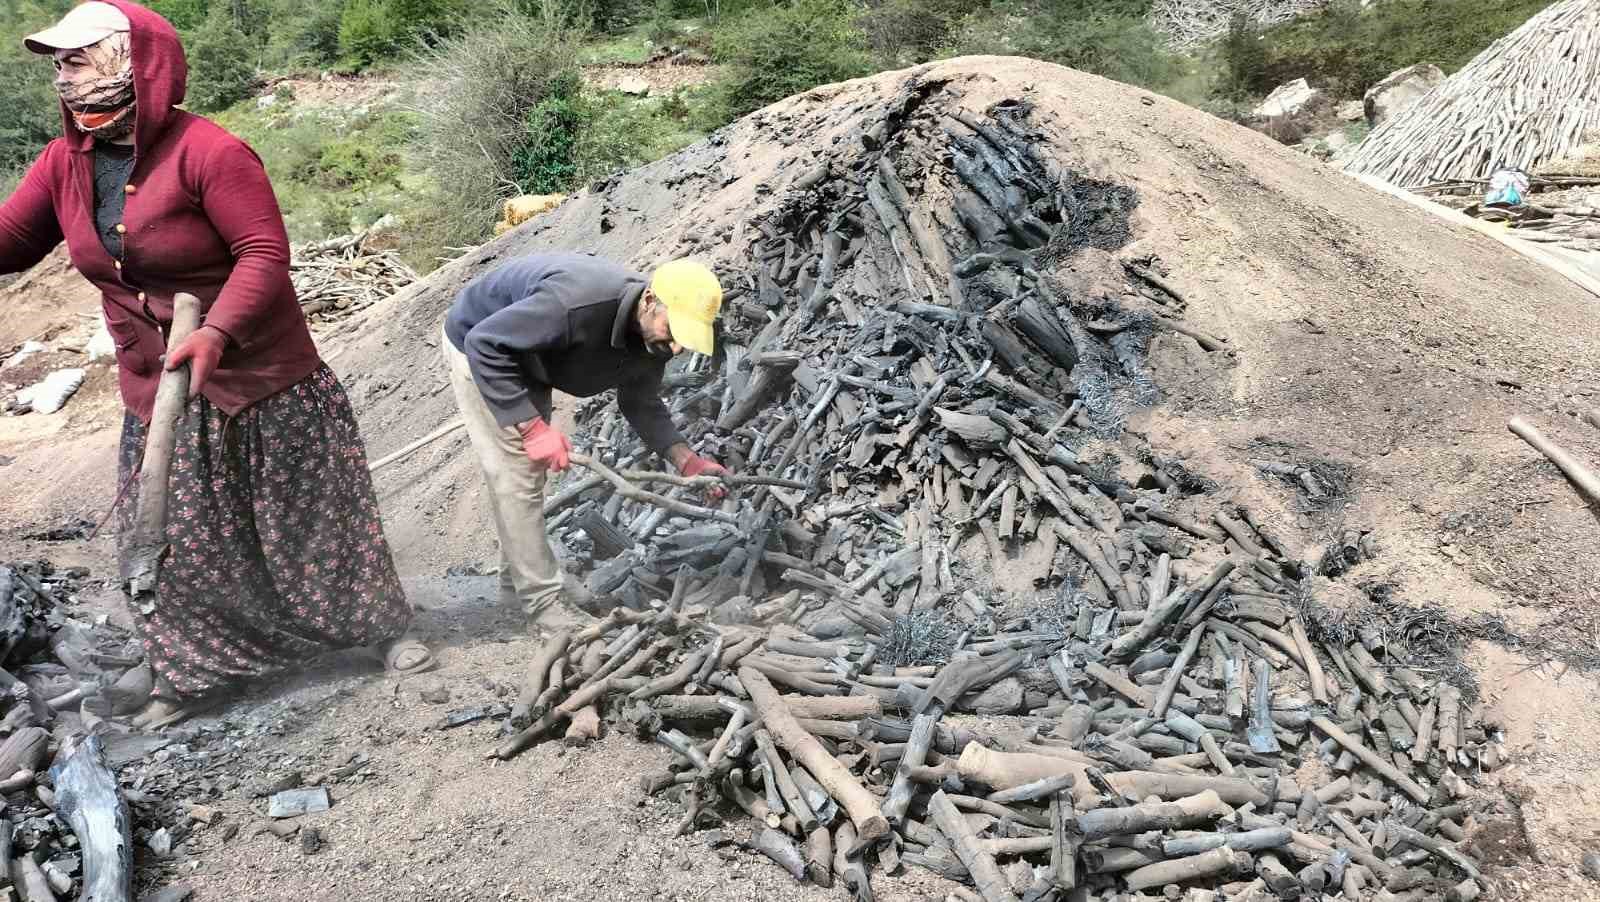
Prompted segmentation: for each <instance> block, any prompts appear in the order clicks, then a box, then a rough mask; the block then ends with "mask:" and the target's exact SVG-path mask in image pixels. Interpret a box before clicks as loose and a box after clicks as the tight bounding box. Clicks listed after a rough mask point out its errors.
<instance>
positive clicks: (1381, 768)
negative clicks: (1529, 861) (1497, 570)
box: [493, 92, 1501, 902]
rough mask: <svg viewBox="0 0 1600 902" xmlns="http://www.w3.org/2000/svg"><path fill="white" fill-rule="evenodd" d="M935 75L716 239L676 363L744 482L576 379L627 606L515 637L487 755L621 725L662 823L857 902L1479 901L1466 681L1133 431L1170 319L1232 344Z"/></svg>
mask: <svg viewBox="0 0 1600 902" xmlns="http://www.w3.org/2000/svg"><path fill="white" fill-rule="evenodd" d="M925 98H926V94H925V93H923V92H913V93H911V94H908V95H907V96H906V98H905V100H904V103H902V104H899V105H897V106H896V108H895V109H894V111H893V112H892V113H891V115H890V116H888V117H887V118H886V119H884V120H883V121H881V122H878V123H876V124H875V125H873V126H871V127H869V128H867V129H866V130H865V131H864V132H863V133H862V134H861V135H860V140H859V143H857V144H855V145H852V146H850V147H840V146H837V145H836V147H835V150H834V154H835V155H834V156H831V157H829V158H827V159H818V160H816V161H814V162H813V164H812V165H811V167H810V168H808V169H806V170H805V171H803V172H800V173H790V175H791V176H792V177H791V179H790V180H789V182H788V183H787V188H786V191H787V193H786V194H785V195H784V198H785V199H784V201H783V203H781V204H780V205H779V207H778V209H777V212H776V213H774V214H772V215H768V216H763V217H761V218H758V219H756V220H754V221H751V222H745V223H738V224H729V225H724V226H721V227H720V228H716V229H714V230H713V231H712V233H711V234H709V235H707V236H703V237H704V240H706V241H708V242H723V241H725V242H728V243H731V244H734V245H735V246H736V247H745V246H748V249H749V253H748V255H747V256H746V257H745V259H747V260H748V261H749V266H748V268H747V269H744V270H739V271H731V270H725V271H724V272H723V273H722V277H723V281H724V285H725V286H729V290H728V292H727V295H728V296H727V300H726V301H725V307H724V309H725V320H726V322H725V323H724V326H723V334H722V337H721V341H720V342H719V351H718V355H717V356H716V357H715V358H711V359H706V358H697V359H695V360H693V361H690V362H688V363H687V364H685V365H683V366H682V367H680V368H676V369H674V370H672V371H670V372H669V375H668V380H667V381H668V384H669V387H670V394H671V401H670V403H671V404H672V406H673V407H674V410H675V412H676V413H678V414H679V415H680V417H681V418H682V419H685V420H687V421H688V422H690V423H692V424H693V425H692V427H691V431H690V434H691V441H692V442H694V443H695V444H696V445H697V446H698V447H700V448H701V449H702V450H706V451H710V452H712V453H715V454H718V455H720V456H721V457H722V459H724V460H725V461H727V462H728V463H730V464H731V465H732V467H733V468H734V470H735V471H737V472H738V473H740V474H743V475H741V476H740V477H738V478H737V479H735V480H732V481H731V482H732V487H733V488H734V495H733V497H730V498H729V499H727V500H725V501H722V502H720V503H706V502H704V501H703V500H702V498H701V497H700V496H699V495H696V494H694V491H695V489H697V488H700V487H702V483H703V482H704V481H705V480H706V479H708V478H707V477H702V478H700V479H698V480H683V479H680V478H677V477H670V476H664V475H662V474H659V473H655V472H653V471H650V470H648V469H645V468H644V467H645V465H646V464H647V454H646V452H645V450H644V449H643V448H642V447H641V446H640V445H639V443H638V439H637V438H636V437H635V436H634V435H633V434H632V432H631V430H629V429H628V428H627V426H626V424H625V422H624V421H623V420H622V419H621V418H620V417H619V416H618V415H617V413H616V412H615V407H614V405H611V404H609V403H605V402H595V403H592V404H589V405H587V406H585V407H583V408H582V409H581V410H580V414H579V424H580V428H579V430H578V431H577V434H576V437H577V438H578V441H579V444H580V446H585V447H586V448H587V453H586V454H583V455H575V457H574V460H575V461H576V462H578V463H579V464H580V465H581V466H582V467H585V468H587V472H584V471H583V470H579V471H578V475H576V476H574V477H571V478H569V480H568V482H567V483H566V484H565V485H564V486H562V487H560V488H559V490H558V491H557V492H556V493H555V494H554V495H553V496H552V498H551V500H550V504H549V506H548V511H549V514H550V517H551V519H550V521H549V523H550V525H551V528H552V532H553V534H554V535H555V536H556V538H557V539H558V540H559V541H560V542H561V543H562V544H563V545H564V546H565V548H566V551H567V558H568V560H569V565H576V566H577V567H578V568H579V569H583V568H585V567H589V568H592V569H590V570H589V572H588V576H587V578H588V581H589V586H590V588H592V589H593V590H594V591H596V592H597V593H601V594H602V595H604V596H607V597H609V598H610V599H612V600H613V601H615V602H616V604H617V607H616V608H615V609H614V610H611V611H610V612H609V613H608V614H607V615H606V616H605V617H604V618H603V619H601V620H599V621H597V622H595V623H592V624H590V625H589V626H587V627H585V628H583V629H578V630H569V631H561V632H556V633H554V634H553V635H550V636H548V637H546V638H545V639H544V641H543V643H542V645H541V646H540V648H539V651H538V653H537V654H536V655H535V656H534V658H533V659H532V660H531V661H530V662H529V665H528V671H527V682H526V684H525V686H524V688H523V691H522V694H521V697H520V698H519V700H518V703H517V705H516V707H515V708H514V710H513V712H512V715H511V718H510V720H509V722H508V726H507V730H506V737H505V739H504V741H503V742H502V744H501V745H500V746H499V747H498V748H496V749H495V750H494V752H493V755H494V756H495V757H498V758H502V759H505V758H511V757H514V756H515V755H517V754H519V753H521V752H523V751H524V750H526V749H528V748H530V747H532V746H533V745H535V744H537V743H540V742H543V741H546V740H551V739H554V738H557V737H561V738H564V739H565V740H566V741H567V742H568V743H570V744H575V745H581V744H583V743H586V742H588V741H589V740H591V739H593V738H595V737H596V736H597V735H599V734H600V733H601V731H602V730H603V729H605V725H606V724H607V723H610V724H612V725H613V727H614V728H616V729H620V730H624V731H629V732H633V733H635V734H637V735H639V736H641V737H644V738H648V739H649V740H651V741H654V742H657V743H659V744H661V745H662V746H664V747H666V748H668V749H670V750H671V751H672V761H673V764H672V766H671V768H670V770H668V771H664V772H662V773H660V774H650V775H645V776H644V777H643V779H642V786H643V788H644V790H645V791H646V792H649V793H653V794H655V793H669V794H672V795H674V796H677V797H681V799H682V802H683V817H682V821H681V824H680V832H682V833H689V832H693V831H697V830H701V829H708V828H713V829H714V828H716V826H717V825H718V824H719V823H720V824H726V825H727V826H728V828H729V829H727V830H725V831H719V832H718V833H717V834H715V835H716V836H717V837H719V838H721V839H722V840H724V841H729V840H730V839H731V837H733V836H735V835H741V836H743V835H746V834H747V838H746V839H743V840H740V841H741V842H742V843H743V845H744V846H746V847H747V848H749V849H751V850H752V851H755V852H759V853H761V854H764V855H766V856H767V857H769V858H771V859H772V860H773V861H774V862H775V863H776V864H777V865H778V866H780V867H782V868H785V869H786V870H788V871H789V872H790V873H791V874H793V875H794V877H795V879H796V880H803V881H811V882H814V883H817V884H820V885H823V886H837V887H840V888H842V889H843V890H844V891H845V892H846V893H847V894H849V895H851V896H852V897H853V898H856V899H858V900H868V899H871V898H872V893H873V890H872V884H873V879H874V876H875V875H877V874H894V873H897V872H899V871H901V870H902V869H905V868H913V867H914V868H926V869H929V870H932V871H934V872H936V873H938V874H940V875H943V876H945V877H948V878H950V879H952V880H955V881H958V882H959V883H961V884H963V886H970V887H972V888H973V889H975V890H976V893H974V892H973V891H972V890H969V889H965V888H962V889H958V890H957V891H955V892H954V893H953V895H954V896H956V897H958V898H962V899H973V898H981V899H983V900H986V902H1000V900H1016V899H1026V900H1042V899H1091V898H1092V899H1108V900H1109V899H1119V900H1120V899H1155V898H1180V897H1181V898H1185V899H1192V900H1197V902H1198V900H1210V899H1222V898H1227V899H1243V898H1259V899H1269V898H1280V899H1297V898H1303V897H1304V898H1315V897H1318V896H1319V895H1327V896H1334V897H1341V898H1345V899H1369V898H1384V899H1435V898H1443V897H1448V898H1451V899H1458V900H1469V899H1473V898H1476V897H1477V895H1478V893H1479V892H1480V891H1481V883H1480V878H1481V876H1482V874H1481V871H1480V869H1479V867H1478V865H1477V864H1476V863H1475V862H1474V861H1473V860H1472V859H1471V857H1470V856H1469V855H1468V854H1467V852H1465V851H1464V850H1463V847H1462V846H1461V845H1459V844H1458V843H1459V842H1460V841H1461V840H1463V839H1464V838H1465V833H1464V830H1465V829H1466V826H1467V825H1468V824H1469V819H1470V816H1471V813H1472V811H1471V809H1470V807H1469V805H1470V801H1469V799H1470V797H1471V793H1470V789H1469V787H1468V785H1467V782H1466V777H1465V776H1463V775H1466V774H1470V773H1472V772H1473V771H1475V770H1476V769H1478V768H1482V769H1492V768H1494V767H1495V766H1497V765H1498V763H1499V760H1500V754H1501V753H1500V748H1499V745H1498V744H1497V743H1496V742H1495V741H1493V740H1494V736H1493V735H1492V729H1491V728H1492V724H1486V723H1484V722H1483V718H1482V715H1480V714H1479V713H1477V711H1476V710H1475V709H1474V708H1472V707H1471V706H1470V705H1469V704H1468V701H1469V700H1470V698H1471V695H1470V692H1469V693H1467V694H1465V695H1464V694H1463V692H1462V690H1461V689H1460V688H1457V687H1456V686H1454V685H1451V684H1449V683H1446V682H1444V681H1443V680H1441V679H1439V678H1438V677H1437V675H1436V674H1437V672H1436V671H1435V670H1433V669H1431V668H1432V666H1433V665H1432V664H1431V663H1430V662H1428V661H1413V660H1412V659H1411V653H1410V650H1409V647H1408V646H1407V644H1406V642H1405V641H1404V637H1403V634H1400V633H1395V632H1386V631H1384V630H1383V629H1381V624H1382V621H1381V620H1380V619H1377V618H1372V619H1370V620H1369V621H1368V622H1366V623H1363V624H1361V626H1362V627H1363V628H1362V629H1352V628H1351V627H1350V626H1349V621H1348V620H1347V619H1344V618H1340V617H1337V616H1332V615H1329V614H1328V613H1327V612H1326V610H1325V609H1324V608H1323V607H1322V605H1321V604H1320V603H1319V601H1318V600H1317V598H1316V594H1317V587H1318V586H1319V585H1321V583H1319V580H1322V579H1324V576H1323V575H1321V574H1319V573H1318V572H1317V568H1316V567H1315V566H1314V565H1312V564H1309V563H1306V562H1304V561H1302V560H1300V559H1298V557H1297V556H1296V554H1295V553H1294V552H1293V551H1292V550H1291V548H1290V546H1289V545H1288V544H1287V543H1286V542H1285V540H1284V539H1283V538H1282V537H1281V536H1280V535H1279V534H1277V533H1276V532H1275V531H1274V529H1273V526H1272V524H1271V523H1270V522H1268V517H1266V516H1264V515H1263V514H1262V513H1261V512H1259V511H1255V510H1251V509H1249V508H1246V507H1240V506H1237V505H1223V504H1220V503H1218V501H1217V499H1215V498H1212V497H1210V496H1209V495H1210V493H1213V492H1216V491H1217V490H1218V489H1219V486H1218V485H1217V484H1216V483H1215V482H1213V481H1211V480H1208V479H1205V478H1204V477H1200V476H1198V475H1197V474H1194V473H1192V472H1190V471H1189V470H1188V469H1187V468H1186V467H1185V466H1184V465H1183V463H1182V462H1181V461H1179V460H1176V459H1173V458H1171V457H1169V456H1167V455H1164V454H1163V453H1162V452H1161V451H1160V450H1159V449H1156V448H1153V447H1151V446H1149V445H1148V444H1147V443H1145V442H1144V441H1143V440H1142V439H1141V438H1139V437H1137V436H1135V435H1132V434H1131V433H1129V432H1128V431H1127V430H1126V429H1125V428H1124V424H1125V423H1126V420H1127V418H1128V417H1129V416H1130V415H1132V414H1133V413H1135V412H1136V411H1138V410H1139V409H1140V408H1141V407H1144V406H1148V405H1150V404H1153V403H1154V402H1156V401H1157V400H1158V399H1159V396H1160V387H1159V383H1158V381H1157V374H1156V373H1155V372H1154V371H1153V369H1152V366H1151V364H1150V360H1151V356H1152V353H1153V352H1152V348H1153V346H1154V345H1155V344H1156V343H1157V342H1162V341H1171V342H1186V343H1188V349H1187V350H1188V351H1189V352H1192V353H1194V354H1201V355H1204V354H1207V353H1209V354H1210V355H1211V357H1212V358H1214V359H1217V360H1219V361H1225V360H1226V358H1227V357H1228V356H1229V354H1230V353H1231V352H1230V351H1229V348H1228V345H1227V343H1226V342H1225V341H1223V340H1222V339H1219V338H1216V337H1214V336H1210V335H1207V334H1205V333H1203V332H1200V331H1198V330H1195V329H1193V328H1191V327H1189V326H1188V325H1186V324H1184V323H1183V321H1182V313H1183V311H1184V308H1185V306H1186V304H1187V300H1186V298H1185V293H1184V289H1183V288H1182V286H1180V285H1177V284H1174V282H1173V280H1172V279H1171V278H1170V277H1169V274H1167V273H1165V272H1164V271H1163V269H1162V267H1161V265H1160V261H1159V260H1154V259H1150V258H1148V257H1142V256H1140V255H1139V254H1138V252H1137V251H1135V250H1133V249H1132V248H1131V247H1130V246H1129V245H1128V242H1129V240H1130V237H1131V236H1130V234H1129V227H1128V213H1129V211H1130V210H1131V209H1132V207H1133V206H1134V205H1135V204H1136V203H1137V196H1136V195H1135V194H1134V192H1132V191H1131V190H1129V189H1128V188H1126V187H1124V186H1119V185H1115V184H1108V183H1101V182H1091V181H1088V180H1084V179H1080V178H1078V177H1076V176H1075V175H1074V174H1073V173H1071V172H1069V171H1066V170H1065V169H1063V168H1062V167H1061V165H1060V164H1059V163H1058V162H1057V161H1056V160H1054V159H1051V158H1047V157H1044V156H1042V155H1040V154H1038V153H1036V152H1034V150H1033V148H1034V147H1035V143H1034V142H1033V141H1031V135H1032V132H1031V129H1030V126H1029V115H1030V110H1029V108H1028V107H1027V105H1026V104H1025V103H1020V102H1015V101H1013V102H1008V103H1003V104H1000V105H997V106H995V107H993V108H991V109H990V110H989V111H988V117H987V118H977V117H972V116H967V115H964V114H962V115H944V114H942V113H941V112H940V111H939V110H938V109H936V108H935V105H934V104H931V103H930V104H924V103H923V101H924V100H925ZM1085 273H1090V274H1092V275H1091V277H1088V278H1086V277H1085ZM1069 276H1071V278H1069ZM652 483H653V484H652ZM974 536H977V537H978V538H973V537H974ZM969 539H970V540H971V541H969ZM1358 539H1359V535H1358ZM1041 546H1042V556H1043V557H1044V559H1045V560H1047V561H1048V564H1047V567H1046V569H1045V571H1044V572H1043V573H1041V574H1039V576H1038V579H1037V580H1036V584H1037V585H1039V586H1041V587H1042V589H1041V591H1040V592H1039V593H1037V594H1036V595H1035V596H1034V597H1031V598H1021V597H1017V596H1016V595H1014V594H1008V593H1006V592H1002V591H999V590H998V589H997V587H996V584H995V580H994V577H995V575H996V574H999V573H1001V572H1003V571H1005V570H1006V569H1007V568H1009V567H1012V566H1015V565H1016V562H1014V561H1013V560H1012V554H1013V552H1014V551H1016V550H1018V549H1020V548H1023V547H1026V548H1028V549H1030V550H1033V549H1036V548H1039V547H1041ZM1357 547H1358V550H1359V551H1360V552H1361V553H1362V554H1366V555H1370V554H1372V553H1376V551H1377V549H1376V547H1375V546H1374V545H1372V543H1367V544H1366V545H1365V546H1362V545H1360V544H1359V542H1358V546H1357ZM974 548H975V549H976V550H975V551H974V550H973V549H974ZM985 559H986V560H987V562H988V566H987V567H984V566H982V562H983V561H984V560H985ZM1430 661H1431V659H1430ZM1469 688H1470V687H1469ZM746 816H747V817H746ZM736 825H737V826H738V827H739V829H734V828H735V826H736ZM746 826H747V827H749V828H750V829H749V830H745V829H743V828H744V827H746ZM1163 888H1167V889H1166V892H1167V895H1165V896H1162V895H1159V894H1160V893H1161V892H1162V891H1163Z"/></svg>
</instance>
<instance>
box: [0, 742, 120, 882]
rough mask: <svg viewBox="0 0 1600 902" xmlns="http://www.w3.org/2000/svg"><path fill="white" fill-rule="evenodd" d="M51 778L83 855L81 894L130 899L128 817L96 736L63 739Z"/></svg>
mask: <svg viewBox="0 0 1600 902" xmlns="http://www.w3.org/2000/svg"><path fill="white" fill-rule="evenodd" d="M50 778H51V781H52V782H53V783H54V785H55V791H56V800H55V801H56V804H55V810H56V814H57V815H58V816H59V817H61V818H62V819H63V820H65V821H66V822H67V823H68V824H70V825H71V827H72V832H73V835H75V836H76V837H77V838H78V847H79V849H81V850H82V853H83V889H82V892H81V894H80V898H81V899H84V900H92V902H132V900H133V835H132V820H131V818H130V817H129V815H128V805H127V803H126V802H125V801H124V800H123V798H122V794H121V792H120V790H119V789H118V788H117V779H116V777H115V776H113V775H112V773H111V771H110V769H109V768H107V767H106V764H105V759H104V756H103V754H102V750H101V746H100V739H99V737H97V736H90V737H87V738H84V739H79V740H68V742H67V744H66V746H65V747H63V748H62V750H61V754H60V756H58V758H57V761H56V764H55V766H54V767H52V768H51V769H50ZM8 832H9V831H8Z"/></svg>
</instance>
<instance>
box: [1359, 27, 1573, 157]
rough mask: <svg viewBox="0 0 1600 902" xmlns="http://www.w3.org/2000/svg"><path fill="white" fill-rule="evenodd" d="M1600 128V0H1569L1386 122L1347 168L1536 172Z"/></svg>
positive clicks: (1523, 28) (1492, 48)
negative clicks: (1508, 168)
mask: <svg viewBox="0 0 1600 902" xmlns="http://www.w3.org/2000/svg"><path fill="white" fill-rule="evenodd" d="M1597 126H1600V0H1562V2H1559V3H1554V4H1551V5H1550V6H1549V7H1547V8H1546V9H1545V10H1544V11H1543V12H1540V13H1538V14H1537V15H1535V16H1534V17H1533V18H1531V19H1529V20H1528V21H1527V22H1526V23H1525V24H1524V25H1523V26H1522V27H1521V28H1518V29H1517V30H1516V31H1514V32H1512V33H1511V34H1509V35H1507V36H1505V37H1503V38H1501V39H1500V40H1498V41H1496V42H1495V43H1494V44H1492V45H1490V46H1489V48H1488V49H1487V50H1485V51H1484V52H1482V53H1480V54H1478V56H1477V57H1476V58H1475V59H1473V61H1472V62H1470V63H1468V64H1467V65H1466V66H1465V67H1464V68H1463V69H1461V71H1459V72H1457V73H1456V74H1454V75H1452V76H1450V78H1448V79H1447V80H1445V82H1444V83H1443V84H1440V85H1439V86H1438V87H1437V88H1434V89H1433V90H1432V91H1430V92H1429V93H1428V94H1427V96H1425V97H1423V98H1422V99H1421V100H1419V101H1417V102H1416V103H1415V104H1414V105H1412V106H1411V107H1410V108H1409V109H1407V110H1405V111H1404V112H1402V113H1400V114H1399V115H1398V116H1395V117H1394V118H1393V119H1391V120H1389V121H1388V122H1385V123H1384V124H1383V125H1381V126H1379V127H1378V128H1377V129H1376V130H1375V131H1373V133H1372V134H1371V135H1369V136H1367V139H1366V141H1364V142H1362V144H1361V147H1360V149H1359V150H1358V151H1357V152H1356V155H1355V156H1354V157H1353V158H1352V159H1351V160H1350V162H1349V163H1348V164H1346V165H1345V169H1346V170H1347V171H1349V172H1352V173H1357V174H1361V175H1371V176H1375V177H1377V178H1380V179H1382V180H1384V181H1386V182H1389V183H1390V184H1393V185H1398V186H1401V187H1411V186H1415V185H1422V184H1427V183H1429V182H1438V181H1445V180H1451V179H1476V178H1483V177H1485V176H1487V175H1489V174H1490V173H1491V172H1493V171H1494V170H1496V169H1499V168H1502V167H1515V168H1520V169H1524V170H1527V171H1529V172H1532V171H1534V170H1536V169H1538V168H1539V167H1541V166H1542V165H1543V164H1546V163H1548V162H1550V161H1552V160H1558V159H1562V158H1564V157H1567V156H1570V155H1571V154H1572V152H1573V151H1574V150H1575V149H1576V148H1577V147H1578V146H1579V145H1580V144H1581V143H1583V141H1584V139H1585V133H1586V132H1589V131H1590V130H1592V129H1594V128H1596V127H1597Z"/></svg>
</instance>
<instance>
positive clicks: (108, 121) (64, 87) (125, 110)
mask: <svg viewBox="0 0 1600 902" xmlns="http://www.w3.org/2000/svg"><path fill="white" fill-rule="evenodd" d="M77 52H79V53H82V54H83V55H84V56H85V57H87V58H88V60H89V65H88V66H84V67H78V68H77V69H75V70H74V71H73V73H72V74H71V75H68V74H67V72H66V71H65V70H62V69H60V68H59V66H58V70H57V73H56V81H55V86H56V93H57V94H60V95H61V100H62V102H63V103H65V104H66V105H67V109H68V110H69V111H70V112H71V113H72V118H73V120H74V121H75V122H77V123H78V127H79V128H81V129H83V130H84V131H86V132H88V133H89V134H91V135H94V136H95V137H96V138H100V139H111V138H120V137H123V136H124V135H127V134H128V133H129V132H131V131H133V111H134V109H133V108H134V104H133V54H132V51H131V45H130V43H129V40H128V33H127V32H125V31H121V32H117V33H115V34H112V35H111V36H110V37H108V38H106V39H105V40H103V41H101V42H100V43H98V44H91V45H89V46H88V47H85V48H83V50H81V51H77Z"/></svg>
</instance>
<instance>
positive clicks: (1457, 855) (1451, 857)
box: [1386, 821, 1480, 880]
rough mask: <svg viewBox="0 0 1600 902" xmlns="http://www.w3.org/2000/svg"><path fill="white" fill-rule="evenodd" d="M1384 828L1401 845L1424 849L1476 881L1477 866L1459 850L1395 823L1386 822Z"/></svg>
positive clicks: (1477, 874) (1478, 874)
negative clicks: (1405, 844)
mask: <svg viewBox="0 0 1600 902" xmlns="http://www.w3.org/2000/svg"><path fill="white" fill-rule="evenodd" d="M1386 826H1387V827H1388V828H1389V835H1390V836H1391V837H1393V838H1394V839H1397V840H1399V841H1400V842H1403V843H1410V844H1411V845H1413V846H1416V847H1417V848H1419V849H1424V850H1426V851H1428V852H1431V853H1432V854H1433V855H1435V856H1437V857H1438V858H1441V859H1443V860H1445V861H1448V862H1450V863H1451V864H1453V865H1455V866H1456V867H1458V868H1460V869H1461V870H1462V871H1463V872H1464V873H1466V875H1467V876H1468V877H1471V878H1472V879H1474V880H1476V879H1478V877H1479V876H1480V873H1479V871H1478V867H1477V865H1475V864H1473V863H1472V861H1471V859H1469V858H1467V856H1465V855H1463V854H1461V850H1459V849H1457V848H1456V847H1455V846H1453V845H1450V844H1449V843H1446V842H1443V841H1441V840H1437V839H1434V838H1433V837H1431V836H1428V835H1427V834H1425V833H1420V832H1418V831H1416V830H1413V829H1411V828H1410V827H1407V826H1406V825H1405V824H1402V823H1399V822H1397V821H1388V822H1386Z"/></svg>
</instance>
